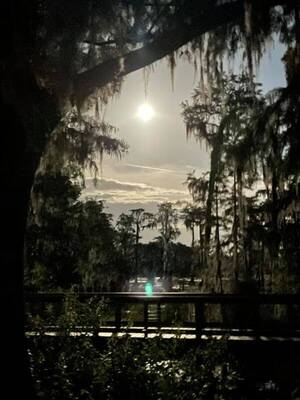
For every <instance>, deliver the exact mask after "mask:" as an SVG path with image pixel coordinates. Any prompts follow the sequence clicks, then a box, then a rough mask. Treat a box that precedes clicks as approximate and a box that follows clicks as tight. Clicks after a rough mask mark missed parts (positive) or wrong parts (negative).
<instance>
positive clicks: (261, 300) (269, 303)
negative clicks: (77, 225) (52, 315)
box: [25, 292, 300, 338]
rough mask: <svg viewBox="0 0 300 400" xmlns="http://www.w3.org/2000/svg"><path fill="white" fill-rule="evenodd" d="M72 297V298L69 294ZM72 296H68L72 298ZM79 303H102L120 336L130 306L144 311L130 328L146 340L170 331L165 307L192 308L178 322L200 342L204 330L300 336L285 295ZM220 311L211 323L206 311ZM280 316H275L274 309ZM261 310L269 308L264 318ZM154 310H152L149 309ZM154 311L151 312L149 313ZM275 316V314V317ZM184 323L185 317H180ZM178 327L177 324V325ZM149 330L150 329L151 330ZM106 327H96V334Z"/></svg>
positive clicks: (105, 296)
mask: <svg viewBox="0 0 300 400" xmlns="http://www.w3.org/2000/svg"><path fill="white" fill-rule="evenodd" d="M72 295H73V294H72ZM72 295H71V296H72ZM66 296H70V294H65V293H27V294H26V296H25V298H26V304H27V307H28V309H29V310H30V309H32V308H33V309H34V308H35V309H37V308H38V309H40V308H41V307H43V305H45V304H55V303H56V304H58V303H61V304H62V303H63V302H64V300H65V298H66ZM74 296H75V297H76V298H77V299H78V300H79V301H80V302H86V301H88V300H90V299H93V300H94V301H97V300H99V301H104V302H106V303H107V304H108V307H109V308H110V309H111V310H113V320H112V321H110V323H111V324H113V330H114V331H115V332H120V331H122V330H125V329H128V326H127V325H126V321H125V320H124V318H122V312H123V313H124V311H126V310H128V307H130V306H131V305H133V304H139V305H142V307H143V312H142V318H141V320H138V321H135V322H134V324H133V325H132V326H131V329H134V327H138V326H139V327H142V328H143V332H144V334H145V336H147V334H148V332H149V331H151V330H152V331H153V330H154V331H159V330H160V329H162V328H164V327H165V328H166V327H170V322H169V321H164V319H163V318H162V314H163V311H164V310H163V308H164V307H165V306H166V305H171V304H173V305H174V306H175V308H176V305H177V306H178V305H186V304H189V305H191V306H190V307H191V308H192V310H193V312H192V314H193V318H192V320H190V321H181V327H182V328H184V327H186V328H187V327H189V328H193V330H194V332H195V334H196V337H197V338H200V337H201V335H202V334H203V332H204V330H205V329H206V330H210V332H214V331H215V330H216V329H219V330H220V329H222V331H223V332H226V330H228V331H231V332H232V331H233V330H234V331H236V332H238V333H239V334H241V333H242V332H246V331H249V330H252V331H253V332H255V333H256V334H264V333H266V332H267V333H269V334H270V333H272V334H274V335H275V334H280V335H282V334H291V332H292V333H293V334H294V335H295V334H299V335H300V296H299V295H287V294H260V295H255V296H246V295H235V294H213V295H212V294H199V293H190V292H180V293H178V292H177V293H174V292H165V293H153V295H151V296H148V295H146V294H145V293H141V292H102V293H99V292H89V293H74ZM151 305H154V307H155V308H156V313H155V314H156V315H155V319H154V320H153V318H152V319H151V318H150V319H149V308H150V307H151ZM213 305H214V306H218V307H219V316H220V318H219V320H217V321H211V320H210V318H208V317H207V314H209V313H208V309H209V307H214V306H213ZM278 305H279V310H280V312H281V315H279V316H278V315H276V309H275V308H276V307H277V308H278ZM264 307H267V308H268V312H267V317H266V312H265V311H264V310H263V308H264ZM152 309H153V306H152ZM152 311H153V310H152ZM277 314H278V313H277ZM183 320H184V316H183ZM176 326H178V324H177V325H176ZM150 327H151V329H150ZM101 329H105V327H99V330H101Z"/></svg>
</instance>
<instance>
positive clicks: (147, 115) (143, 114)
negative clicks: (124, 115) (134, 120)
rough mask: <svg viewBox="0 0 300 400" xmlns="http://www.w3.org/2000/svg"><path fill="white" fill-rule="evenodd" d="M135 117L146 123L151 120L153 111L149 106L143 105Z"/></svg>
mask: <svg viewBox="0 0 300 400" xmlns="http://www.w3.org/2000/svg"><path fill="white" fill-rule="evenodd" d="M137 115H138V117H139V118H140V119H141V120H142V121H144V122H148V121H150V120H151V119H152V118H153V116H154V110H153V108H152V107H151V105H150V104H147V103H144V104H142V105H140V106H139V108H138V112H137Z"/></svg>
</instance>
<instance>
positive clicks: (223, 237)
mask: <svg viewBox="0 0 300 400" xmlns="http://www.w3.org/2000/svg"><path fill="white" fill-rule="evenodd" d="M208 89H209V90H205V89H204V88H203V87H202V86H201V84H200V85H199V86H198V87H197V88H196V89H195V90H194V92H193V94H192V100H191V101H190V102H184V103H183V104H182V110H183V111H182V114H183V119H184V121H185V124H186V131H187V136H188V137H190V136H193V137H194V138H195V139H196V140H197V141H199V142H203V143H204V144H205V145H206V146H207V147H208V148H209V149H210V171H209V172H207V173H203V174H202V175H200V176H196V175H195V174H194V173H192V174H189V175H188V177H187V181H186V184H187V187H188V189H189V191H190V193H191V195H192V202H191V204H189V205H187V206H186V207H185V210H184V212H185V216H186V225H187V226H188V227H189V228H190V229H191V231H192V236H193V239H192V242H193V246H194V247H195V246H197V247H198V253H199V256H200V260H201V265H202V267H203V268H204V270H206V272H207V274H208V276H209V277H210V279H211V280H215V285H214V286H215V289H216V290H217V291H220V292H223V291H228V290H229V291H235V290H238V288H239V286H240V283H241V282H243V284H244V283H245V282H246V283H249V285H252V286H253V285H254V286H256V289H257V290H260V291H280V292H284V291H293V292H295V291H298V290H299V288H300V279H299V278H300V198H299V190H300V181H299V172H300V164H299V154H300V147H299V121H300V118H299V116H300V113H299V111H300V107H299V104H300V102H299V95H298V94H297V92H296V91H295V90H294V89H293V87H292V86H288V87H287V88H279V89H276V90H273V91H272V92H270V93H267V94H266V95H264V94H262V92H261V90H260V89H259V85H258V84H256V83H255V82H254V81H253V80H252V79H250V78H249V77H247V76H244V75H240V76H236V75H231V76H228V77H226V76H223V77H222V78H220V79H219V81H218V82H216V83H214V84H212V83H211V85H210V87H209V88H208ZM196 228H197V230H199V234H198V240H195V238H194V234H195V232H194V231H195V229H196ZM224 275H226V277H227V278H228V279H229V281H230V282H231V286H230V287H228V286H226V285H225V286H224Z"/></svg>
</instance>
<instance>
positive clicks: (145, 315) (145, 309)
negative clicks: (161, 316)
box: [144, 301, 148, 338]
mask: <svg viewBox="0 0 300 400" xmlns="http://www.w3.org/2000/svg"><path fill="white" fill-rule="evenodd" d="M147 330H148V302H147V301H145V302H144V333H145V338H146V337H147V335H148V332H147Z"/></svg>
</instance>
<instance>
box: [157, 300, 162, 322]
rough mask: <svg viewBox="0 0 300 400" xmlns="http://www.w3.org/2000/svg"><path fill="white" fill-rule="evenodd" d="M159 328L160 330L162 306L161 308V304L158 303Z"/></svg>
mask: <svg viewBox="0 0 300 400" xmlns="http://www.w3.org/2000/svg"><path fill="white" fill-rule="evenodd" d="M157 326H158V328H160V327H161V306H160V302H158V303H157Z"/></svg>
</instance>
